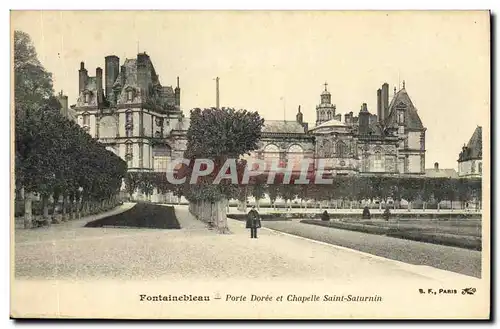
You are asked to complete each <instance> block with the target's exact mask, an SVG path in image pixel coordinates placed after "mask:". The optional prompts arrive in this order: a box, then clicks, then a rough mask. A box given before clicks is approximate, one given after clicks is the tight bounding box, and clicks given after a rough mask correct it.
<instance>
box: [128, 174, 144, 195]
mask: <svg viewBox="0 0 500 329" xmlns="http://www.w3.org/2000/svg"><path fill="white" fill-rule="evenodd" d="M140 183H141V175H140V173H139V172H134V171H132V172H127V174H126V176H125V189H126V190H127V193H128V194H129V196H130V199H132V195H133V194H134V193H135V191H137V189H138V188H139V185H140Z"/></svg>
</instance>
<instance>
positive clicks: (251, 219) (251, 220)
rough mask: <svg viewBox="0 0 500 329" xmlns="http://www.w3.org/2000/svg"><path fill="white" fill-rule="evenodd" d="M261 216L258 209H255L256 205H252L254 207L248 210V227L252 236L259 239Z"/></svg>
mask: <svg viewBox="0 0 500 329" xmlns="http://www.w3.org/2000/svg"><path fill="white" fill-rule="evenodd" d="M260 227H261V225H260V216H259V213H258V212H257V210H255V206H252V209H251V210H250V211H249V212H248V217H247V225H246V228H249V229H250V238H251V239H254V238H255V239H257V229H258V228H260Z"/></svg>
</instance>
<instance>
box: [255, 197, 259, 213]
mask: <svg viewBox="0 0 500 329" xmlns="http://www.w3.org/2000/svg"><path fill="white" fill-rule="evenodd" d="M255 204H256V205H257V211H260V199H258V198H255Z"/></svg>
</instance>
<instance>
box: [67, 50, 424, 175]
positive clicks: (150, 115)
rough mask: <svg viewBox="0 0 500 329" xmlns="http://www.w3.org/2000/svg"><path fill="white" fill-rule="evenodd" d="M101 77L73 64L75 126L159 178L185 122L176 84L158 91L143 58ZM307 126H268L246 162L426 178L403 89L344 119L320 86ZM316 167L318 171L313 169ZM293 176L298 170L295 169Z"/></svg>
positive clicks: (182, 143)
mask: <svg viewBox="0 0 500 329" xmlns="http://www.w3.org/2000/svg"><path fill="white" fill-rule="evenodd" d="M104 65H105V73H104V75H103V70H102V69H101V68H100V67H98V68H96V70H95V76H89V74H88V71H87V68H85V64H84V62H82V63H81V64H80V69H79V71H78V75H79V86H78V88H79V96H78V99H77V102H76V104H75V105H73V106H71V109H72V110H73V111H75V113H76V121H77V122H78V124H79V125H80V126H82V127H83V128H84V129H86V130H87V132H88V133H89V134H90V135H91V136H93V137H94V138H97V139H99V141H101V142H102V143H104V144H105V145H106V146H107V147H108V149H110V150H112V151H113V152H114V153H115V154H117V155H119V156H120V157H122V158H123V159H125V160H126V161H127V164H128V167H129V170H139V171H166V168H167V163H168V162H169V161H171V160H172V159H175V158H180V157H182V156H183V152H184V150H185V148H186V132H187V129H188V127H189V120H188V118H186V117H185V116H184V114H183V111H182V108H181V89H180V86H179V78H177V82H176V83H177V84H176V87H175V88H173V87H172V86H164V85H162V84H161V82H160V77H159V76H158V74H157V73H156V71H155V68H154V65H153V63H152V61H151V59H150V57H149V56H148V55H147V54H146V53H139V54H138V55H137V57H136V58H133V59H125V61H124V62H123V64H121V65H120V59H119V58H118V57H117V56H114V55H111V56H107V57H105V61H104ZM315 110H316V122H315V124H314V126H311V125H309V124H308V123H306V122H304V121H303V113H302V110H301V108H300V106H299V108H298V112H297V114H296V120H293V121H284V120H275V121H272V120H267V121H265V126H264V128H263V132H262V139H261V141H260V143H259V148H258V149H257V150H255V151H254V152H253V153H252V154H251V156H250V157H254V158H258V159H263V160H265V161H272V160H274V159H280V160H281V161H283V162H285V163H288V162H289V161H292V162H294V161H295V160H300V159H303V158H310V159H312V160H311V161H312V163H314V164H315V165H317V162H318V161H319V160H320V159H324V161H325V163H326V167H325V169H326V171H327V172H328V173H330V174H332V175H358V174H379V175H380V174H390V175H401V174H403V175H423V174H425V131H426V128H425V127H424V125H423V124H422V121H421V120H420V117H419V115H418V112H417V109H416V108H415V106H414V104H413V103H412V101H411V99H410V96H409V95H408V92H407V90H406V89H405V84H404V82H403V87H402V88H401V89H400V90H396V88H394V93H393V95H392V96H390V95H389V85H388V84H387V83H384V84H383V85H382V86H381V88H380V89H378V90H377V113H376V114H375V113H370V111H369V109H368V108H367V105H366V103H363V104H362V105H361V108H360V110H359V113H357V116H355V115H354V114H353V112H349V113H345V114H344V120H342V115H341V114H340V113H338V111H337V108H336V106H335V105H334V104H333V103H332V95H331V94H330V92H329V91H328V89H327V84H325V88H324V90H323V91H322V93H321V95H320V103H319V104H318V105H317V106H316V109H315ZM316 168H317V167H316ZM296 169H300V168H296Z"/></svg>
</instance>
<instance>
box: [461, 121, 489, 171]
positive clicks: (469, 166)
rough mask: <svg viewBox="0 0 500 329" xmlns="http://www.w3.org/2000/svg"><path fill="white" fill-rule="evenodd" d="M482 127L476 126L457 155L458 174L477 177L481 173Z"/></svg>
mask: <svg viewBox="0 0 500 329" xmlns="http://www.w3.org/2000/svg"><path fill="white" fill-rule="evenodd" d="M482 130H483V129H482V128H481V127H480V126H478V127H476V130H474V133H473V134H472V137H471V138H470V140H469V143H467V145H464V146H463V147H462V152H460V154H459V155H458V176H460V177H464V178H465V177H468V178H479V177H481V176H482V174H483V137H482V134H483V131H482Z"/></svg>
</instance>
